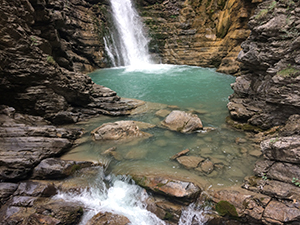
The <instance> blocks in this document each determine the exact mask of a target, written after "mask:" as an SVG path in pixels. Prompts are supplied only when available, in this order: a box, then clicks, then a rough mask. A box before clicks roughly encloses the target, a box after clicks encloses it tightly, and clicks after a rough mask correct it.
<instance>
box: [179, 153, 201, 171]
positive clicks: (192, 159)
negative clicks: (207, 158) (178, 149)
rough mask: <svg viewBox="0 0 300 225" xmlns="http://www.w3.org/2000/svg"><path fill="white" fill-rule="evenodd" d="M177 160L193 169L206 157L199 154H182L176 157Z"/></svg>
mask: <svg viewBox="0 0 300 225" xmlns="http://www.w3.org/2000/svg"><path fill="white" fill-rule="evenodd" d="M176 160H177V162H179V163H180V164H181V165H183V166H184V167H185V168H187V169H193V168H196V167H197V166H198V165H199V164H200V162H202V161H204V158H202V157H198V156H180V157H178V158H176Z"/></svg>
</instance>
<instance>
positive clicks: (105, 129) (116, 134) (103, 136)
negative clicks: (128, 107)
mask: <svg viewBox="0 0 300 225" xmlns="http://www.w3.org/2000/svg"><path fill="white" fill-rule="evenodd" d="M91 134H92V136H93V138H94V140H95V141H106V140H126V139H127V140H128V139H133V138H142V137H144V138H148V137H151V136H152V135H151V134H149V133H146V132H142V131H141V130H140V128H139V127H138V126H137V124H136V123H135V121H131V120H128V121H118V122H115V123H105V124H103V125H102V126H100V127H98V128H96V129H95V130H93V131H92V132H91Z"/></svg>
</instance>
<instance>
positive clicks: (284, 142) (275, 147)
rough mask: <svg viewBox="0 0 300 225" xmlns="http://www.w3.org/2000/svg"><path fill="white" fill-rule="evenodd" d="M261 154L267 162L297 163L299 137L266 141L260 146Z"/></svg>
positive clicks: (299, 148) (299, 152) (299, 157)
mask: <svg viewBox="0 0 300 225" xmlns="http://www.w3.org/2000/svg"><path fill="white" fill-rule="evenodd" d="M260 146H261V150H262V153H263V154H264V156H265V157H266V158H267V159H269V160H274V161H281V162H289V163H299V162H300V136H299V135H294V136H289V137H279V138H271V139H267V140H265V141H263V142H261V144H260Z"/></svg>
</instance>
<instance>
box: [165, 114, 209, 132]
mask: <svg viewBox="0 0 300 225" xmlns="http://www.w3.org/2000/svg"><path fill="white" fill-rule="evenodd" d="M161 124H162V125H163V126H165V127H167V128H169V129H170V130H174V131H178V132H181V133H191V132H194V131H197V130H200V129H202V128H203V126H202V122H201V120H200V119H199V117H198V116H197V115H196V114H191V113H186V112H183V111H179V110H174V111H172V112H171V113H170V114H169V115H168V116H167V117H166V118H165V120H164V121H163V122H162V123H161Z"/></svg>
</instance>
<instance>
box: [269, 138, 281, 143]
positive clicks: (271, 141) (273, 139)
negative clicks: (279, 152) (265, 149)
mask: <svg viewBox="0 0 300 225" xmlns="http://www.w3.org/2000/svg"><path fill="white" fill-rule="evenodd" d="M277 141H279V139H278V137H277V138H272V139H270V144H274V143H276V142H277Z"/></svg>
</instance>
